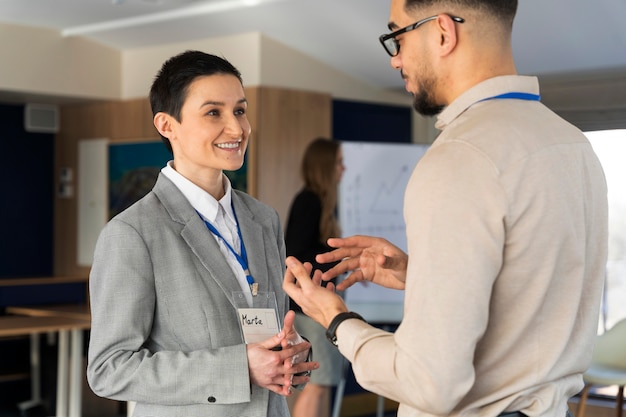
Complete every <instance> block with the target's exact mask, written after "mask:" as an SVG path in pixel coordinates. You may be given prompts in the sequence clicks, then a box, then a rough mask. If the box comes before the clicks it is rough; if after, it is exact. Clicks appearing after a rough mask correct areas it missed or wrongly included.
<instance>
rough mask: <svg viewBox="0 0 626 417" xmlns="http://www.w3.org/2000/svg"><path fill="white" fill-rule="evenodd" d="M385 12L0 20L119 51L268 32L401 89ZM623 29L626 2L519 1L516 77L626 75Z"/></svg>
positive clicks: (80, 3) (75, 4) (367, 3)
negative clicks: (388, 49) (386, 37)
mask: <svg viewBox="0 0 626 417" xmlns="http://www.w3.org/2000/svg"><path fill="white" fill-rule="evenodd" d="M388 13H389V1H388V0H0V23H11V24H18V25H26V26H36V27H43V28H51V29H55V30H59V31H60V32H61V34H62V35H63V36H82V37H85V38H89V39H92V40H94V41H96V42H99V43H102V44H105V45H108V46H110V47H113V48H116V49H120V50H126V49H132V48H140V47H145V46H151V45H157V44H163V43H172V42H185V41H190V40H196V39H204V38H209V37H214V36H225V35H232V34H237V33H245V32H262V33H264V34H265V35H266V36H268V37H270V38H273V39H275V40H277V41H279V42H281V43H283V44H286V45H288V46H290V47H292V48H294V49H297V50H299V51H301V52H302V53H305V54H307V55H309V56H311V57H313V58H315V59H317V60H319V61H322V62H325V63H326V64H328V65H330V66H331V67H334V68H336V69H338V70H340V71H342V72H345V73H347V74H350V75H352V76H354V77H356V78H358V79H361V80H363V81H366V82H368V83H370V84H372V85H374V86H377V87H381V88H403V83H402V82H401V80H400V77H399V76H398V73H397V72H396V71H393V70H392V69H391V68H390V67H389V59H388V56H387V55H386V54H385V52H384V51H383V49H382V48H381V46H380V44H379V43H378V39H377V38H378V36H379V35H380V34H381V33H383V32H386V31H387V30H386V23H387V18H388ZM624 22H626V0H593V1H590V0H521V1H520V6H519V11H518V17H517V20H516V23H515V26H514V35H513V39H514V41H513V48H514V55H515V59H516V63H517V67H518V71H519V72H520V73H522V74H537V75H543V74H554V73H570V72H592V71H600V72H602V71H604V70H611V71H615V70H616V69H618V70H619V69H620V68H623V69H624V71H625V72H626V25H625V24H624ZM208 52H210V51H208ZM226 58H228V57H226Z"/></svg>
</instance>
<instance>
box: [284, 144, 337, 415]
mask: <svg viewBox="0 0 626 417" xmlns="http://www.w3.org/2000/svg"><path fill="white" fill-rule="evenodd" d="M344 170H345V167H344V165H343V154H342V151H341V146H340V144H339V142H336V141H332V140H330V139H326V138H317V139H314V140H313V141H312V142H311V143H310V144H309V145H308V146H307V148H306V150H305V152H304V156H303V158H302V164H301V167H300V174H301V177H302V180H303V181H304V186H303V188H302V189H301V190H300V192H298V194H297V195H296V196H295V198H294V199H293V202H292V203H291V208H290V210H289V217H288V220H287V228H286V233H285V244H286V246H287V255H290V256H295V257H297V258H298V259H300V260H302V261H303V262H310V263H311V264H312V265H313V268H314V269H321V270H323V271H325V270H327V269H329V268H330V267H331V266H332V264H319V263H317V262H315V256H316V255H317V254H319V253H322V252H327V251H328V250H330V247H328V246H327V245H326V239H328V238H329V237H332V236H339V235H340V234H339V233H340V229H339V224H338V221H337V216H336V207H337V188H338V185H339V181H340V180H341V176H342V175H343V171H344ZM290 309H292V310H294V311H295V312H296V321H295V323H296V328H297V329H298V331H299V332H300V333H301V334H302V335H303V336H304V337H306V338H307V339H308V340H309V341H310V342H311V346H312V348H313V357H314V358H315V361H316V362H319V364H320V367H319V369H317V370H315V372H313V373H312V374H311V380H310V382H309V383H308V384H307V385H306V386H305V387H304V389H303V390H302V391H294V395H292V397H290V398H289V400H288V402H289V406H290V409H291V414H292V416H293V417H327V416H328V415H329V414H330V397H331V387H333V386H336V385H337V384H338V383H339V380H340V379H341V370H342V356H341V354H340V353H339V352H338V351H337V349H336V348H335V347H334V346H333V345H331V344H330V343H329V342H328V340H326V336H325V333H324V331H325V330H324V328H323V327H322V326H320V325H319V324H318V323H316V322H315V321H313V320H312V319H311V318H309V317H307V316H306V315H305V314H303V313H302V309H301V308H300V306H298V304H296V303H295V302H293V300H290Z"/></svg>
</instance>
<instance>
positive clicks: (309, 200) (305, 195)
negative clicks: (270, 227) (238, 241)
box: [285, 189, 336, 312]
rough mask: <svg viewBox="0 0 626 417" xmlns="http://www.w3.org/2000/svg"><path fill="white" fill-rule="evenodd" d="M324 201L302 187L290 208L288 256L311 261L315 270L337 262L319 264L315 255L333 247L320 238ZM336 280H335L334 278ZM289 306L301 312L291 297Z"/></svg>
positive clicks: (330, 266)
mask: <svg viewBox="0 0 626 417" xmlns="http://www.w3.org/2000/svg"><path fill="white" fill-rule="evenodd" d="M321 217H322V202H321V200H320V199H319V197H318V196H317V194H315V193H314V192H313V191H311V190H307V189H302V190H300V192H299V193H298V194H297V195H296V196H295V198H294V199H293V201H292V203H291V208H290V209H289V217H288V219H287V228H286V230H285V245H286V249H287V256H295V257H296V258H298V260H299V261H301V262H310V263H311V264H312V265H313V270H316V269H319V270H321V271H322V272H324V271H327V270H329V269H330V268H332V267H333V266H334V265H336V263H329V264H319V263H317V262H316V261H315V255H317V254H319V253H323V252H328V251H329V250H330V249H331V248H330V247H329V246H328V245H326V243H325V242H322V241H321V239H320V218H321ZM333 281H334V280H333ZM289 308H290V309H292V310H294V311H297V312H300V311H302V309H301V308H300V306H298V305H297V304H296V303H295V302H294V301H293V300H291V299H290V302H289Z"/></svg>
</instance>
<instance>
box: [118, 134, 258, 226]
mask: <svg viewBox="0 0 626 417" xmlns="http://www.w3.org/2000/svg"><path fill="white" fill-rule="evenodd" d="M171 159H173V157H172V154H171V153H170V152H169V151H168V150H167V148H166V147H165V145H164V144H163V142H160V141H158V142H157V141H154V142H139V143H115V144H111V145H109V218H113V217H114V216H115V215H116V214H118V213H120V212H122V211H123V210H125V209H126V208H128V207H130V206H131V205H132V204H133V203H135V202H136V201H137V200H139V199H140V198H142V197H143V196H145V195H146V194H147V193H148V192H149V191H150V190H152V187H154V183H155V182H156V179H157V177H158V175H159V172H160V171H161V168H163V167H164V166H165V164H166V163H167V161H169V160H171ZM246 161H247V155H246ZM246 161H244V165H243V167H242V168H241V169H239V170H237V171H228V172H225V174H226V176H228V178H229V179H230V182H231V184H232V186H233V188H235V189H238V190H241V191H246V188H247V162H246Z"/></svg>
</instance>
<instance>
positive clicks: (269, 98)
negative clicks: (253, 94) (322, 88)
mask: <svg viewBox="0 0 626 417" xmlns="http://www.w3.org/2000/svg"><path fill="white" fill-rule="evenodd" d="M258 93H259V95H258V120H257V122H256V132H257V133H256V136H255V137H256V139H255V140H256V142H255V145H254V146H255V147H256V148H255V161H256V164H257V165H256V170H255V172H254V174H255V175H256V180H257V189H256V195H255V197H256V198H258V199H259V200H260V201H262V202H264V203H266V204H268V205H270V206H272V207H274V208H275V209H276V210H277V211H278V213H279V215H280V218H281V220H282V222H283V225H285V222H286V218H287V214H288V211H289V205H290V203H291V200H292V199H293V197H294V195H295V194H296V192H297V191H298V190H299V188H300V187H301V186H302V181H301V179H300V161H301V159H302V154H303V152H304V149H305V147H306V145H307V144H308V143H309V142H310V141H311V140H313V139H314V138H316V137H318V136H323V137H328V138H330V135H331V132H332V97H331V96H330V95H329V94H321V93H314V92H308V91H299V90H288V89H280V88H270V87H260V89H259V92H258ZM254 129H255V127H254V126H253V130H254Z"/></svg>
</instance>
